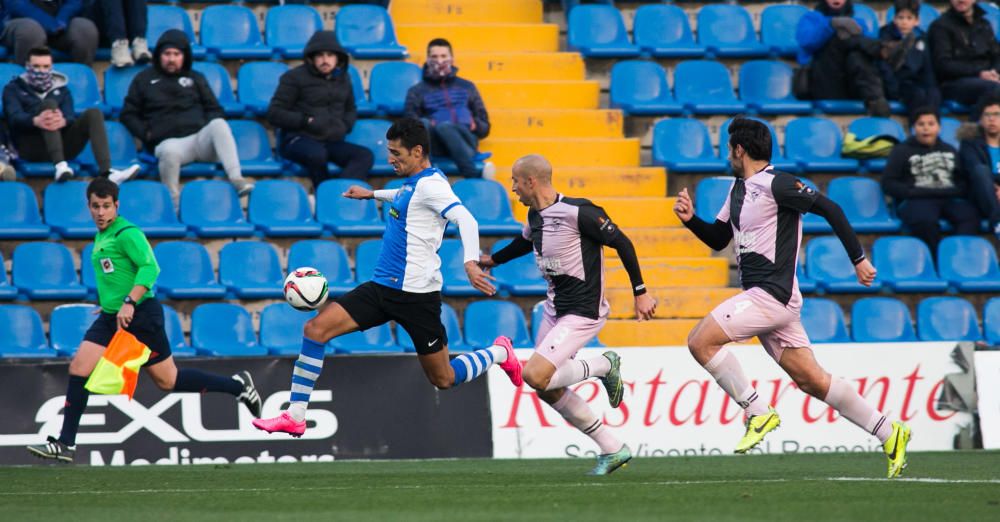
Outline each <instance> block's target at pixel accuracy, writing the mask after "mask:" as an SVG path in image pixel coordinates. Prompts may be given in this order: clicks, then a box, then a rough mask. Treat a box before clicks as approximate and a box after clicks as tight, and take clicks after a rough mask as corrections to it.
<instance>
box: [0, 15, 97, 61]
mask: <svg viewBox="0 0 1000 522" xmlns="http://www.w3.org/2000/svg"><path fill="white" fill-rule="evenodd" d="M3 4H4V5H3V8H4V10H6V15H5V16H2V17H0V18H2V21H3V31H2V33H0V41H2V42H3V45H5V46H6V47H8V48H10V49H13V51H14V62H15V63H18V64H21V65H24V63H25V61H27V59H28V51H30V50H31V49H34V48H36V47H45V46H46V45H47V46H49V47H53V48H55V49H59V50H60V51H65V52H67V53H69V54H70V55H72V57H73V61H74V62H79V63H85V64H87V65H90V64H91V63H93V61H94V53H95V52H97V39H98V32H97V26H96V25H94V22H92V21H90V20H89V19H87V18H84V17H83V16H81V14H82V12H83V8H84V4H85V2H84V0H3Z"/></svg>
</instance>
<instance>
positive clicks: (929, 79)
mask: <svg viewBox="0 0 1000 522" xmlns="http://www.w3.org/2000/svg"><path fill="white" fill-rule="evenodd" d="M894 7H895V8H896V14H895V15H894V16H893V19H892V23H888V24H886V25H885V26H884V27H882V29H881V30H879V33H878V36H879V39H880V40H882V41H883V42H900V45H901V47H902V48H901V50H900V52H898V53H896V56H894V58H895V60H892V61H891V62H890V61H885V60H880V61H879V63H878V66H879V72H880V73H881V75H882V84H883V85H885V93H886V97H887V98H888V99H890V100H900V101H902V102H903V104H904V105H905V106H906V107H907V108H908V109H909V110H913V109H916V108H918V107H933V108H937V107H939V106H940V105H941V91H939V90H938V87H937V80H936V79H935V78H934V69H933V66H932V65H931V53H930V49H928V48H927V38H926V37H925V35H924V32H923V30H922V29H920V0H896V1H895V2H894Z"/></svg>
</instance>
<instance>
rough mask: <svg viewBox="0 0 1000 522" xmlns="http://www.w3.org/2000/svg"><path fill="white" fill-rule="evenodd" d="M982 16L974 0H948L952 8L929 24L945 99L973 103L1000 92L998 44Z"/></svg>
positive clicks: (938, 75) (938, 76) (934, 58)
mask: <svg viewBox="0 0 1000 522" xmlns="http://www.w3.org/2000/svg"><path fill="white" fill-rule="evenodd" d="M985 16H986V11H984V10H983V8H982V7H979V6H978V5H976V2H975V1H974V0H951V8H950V9H948V10H947V11H946V12H945V13H944V14H943V15H941V17H940V18H938V19H937V20H934V23H932V24H931V27H930V30H929V31H928V33H929V34H928V41H929V43H930V45H931V53H932V57H933V62H934V72H935V74H936V75H937V79H938V81H939V82H940V84H941V94H942V95H943V96H944V99H946V100H955V101H957V102H959V103H962V104H965V105H976V103H977V102H978V101H979V99H980V98H982V97H984V96H987V95H990V94H991V93H996V92H1000V72H998V71H1000V44H998V43H997V40H996V36H995V35H994V34H993V27H992V26H991V25H990V22H989V21H988V20H986V18H985ZM974 117H975V116H974Z"/></svg>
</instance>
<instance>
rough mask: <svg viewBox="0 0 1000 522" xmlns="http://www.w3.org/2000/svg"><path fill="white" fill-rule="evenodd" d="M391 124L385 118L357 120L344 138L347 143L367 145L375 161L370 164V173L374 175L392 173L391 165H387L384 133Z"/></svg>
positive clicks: (390, 174)
mask: <svg viewBox="0 0 1000 522" xmlns="http://www.w3.org/2000/svg"><path fill="white" fill-rule="evenodd" d="M391 126H392V123H391V122H388V121H385V120H358V121H356V122H354V128H353V129H351V132H350V134H348V135H347V137H346V138H344V139H345V140H346V141H347V142H349V143H353V144H355V145H361V146H362V147H368V150H370V151H372V154H373V155H374V156H375V163H374V164H373V165H372V170H371V174H374V175H376V176H392V175H393V174H394V172H393V170H392V165H389V150H388V149H387V148H386V146H387V144H386V140H385V133H386V131H388V130H389V127H391Z"/></svg>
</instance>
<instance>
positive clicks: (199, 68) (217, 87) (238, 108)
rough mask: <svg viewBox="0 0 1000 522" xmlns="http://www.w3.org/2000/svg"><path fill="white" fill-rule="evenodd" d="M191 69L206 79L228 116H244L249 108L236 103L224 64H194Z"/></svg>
mask: <svg viewBox="0 0 1000 522" xmlns="http://www.w3.org/2000/svg"><path fill="white" fill-rule="evenodd" d="M191 68H192V69H193V70H194V71H195V72H199V73H201V74H202V76H204V77H205V81H207V82H208V86H209V87H210V88H211V89H212V94H215V97H216V99H218V100H219V105H221V106H222V111H223V112H225V113H226V116H229V117H232V118H239V117H240V116H243V113H244V112H246V110H247V108H246V106H245V105H243V104H242V103H240V102H238V101H236V95H235V94H234V93H233V84H232V82H231V80H230V79H229V71H227V70H226V68H225V67H223V66H222V64H220V63H218V62H194V63H193V64H192V65H191Z"/></svg>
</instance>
